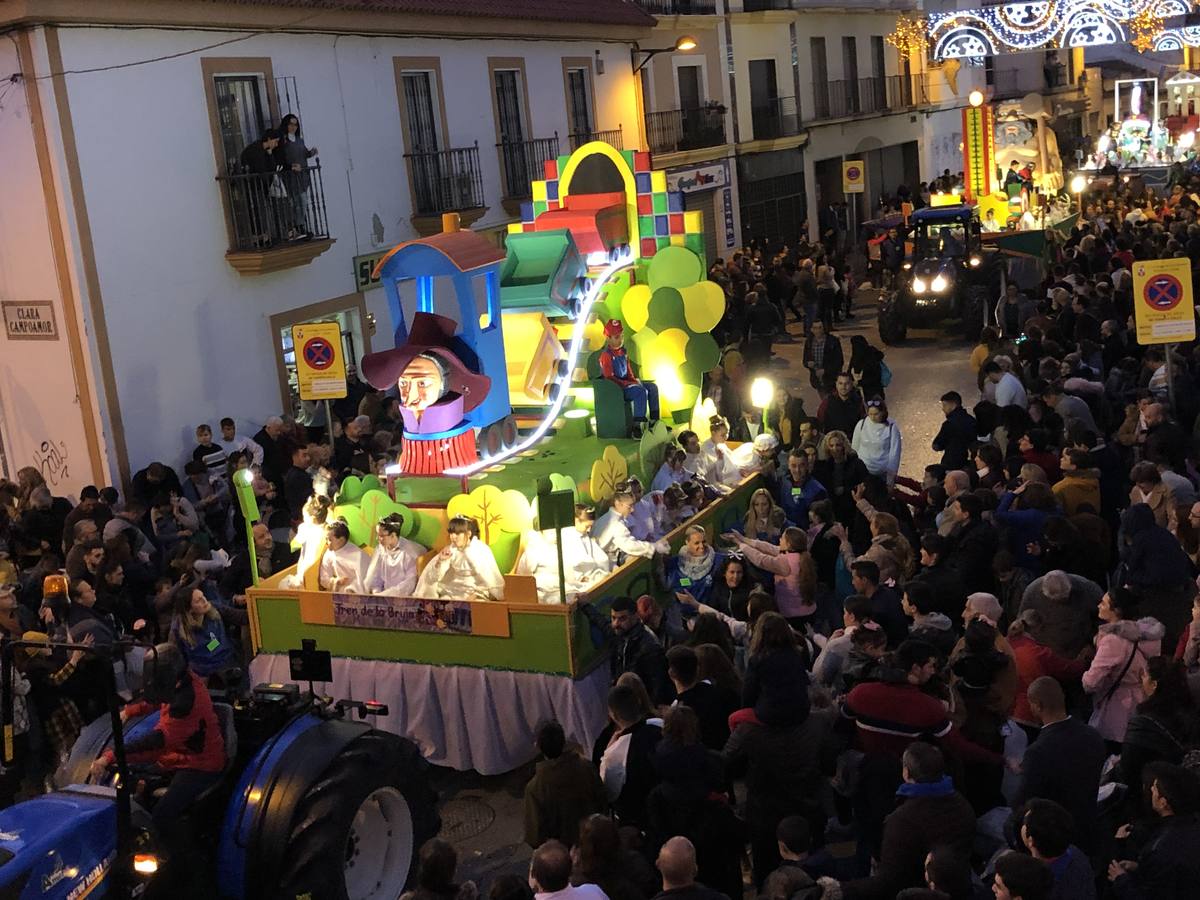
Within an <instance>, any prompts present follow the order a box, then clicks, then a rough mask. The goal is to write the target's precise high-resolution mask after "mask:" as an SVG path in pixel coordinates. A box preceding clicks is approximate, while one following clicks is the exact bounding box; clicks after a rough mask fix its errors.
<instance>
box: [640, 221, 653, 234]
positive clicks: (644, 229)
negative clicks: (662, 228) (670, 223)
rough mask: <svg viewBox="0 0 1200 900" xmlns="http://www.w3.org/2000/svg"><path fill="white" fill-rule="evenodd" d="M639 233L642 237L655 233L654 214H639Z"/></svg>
mask: <svg viewBox="0 0 1200 900" xmlns="http://www.w3.org/2000/svg"><path fill="white" fill-rule="evenodd" d="M638 234H639V235H640V236H641V237H652V236H653V235H654V216H638Z"/></svg>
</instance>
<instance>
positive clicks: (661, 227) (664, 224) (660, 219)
mask: <svg viewBox="0 0 1200 900" xmlns="http://www.w3.org/2000/svg"><path fill="white" fill-rule="evenodd" d="M670 233H671V223H670V222H668V221H667V217H666V216H655V217H654V236H655V237H666V236H667V235H668V234H670Z"/></svg>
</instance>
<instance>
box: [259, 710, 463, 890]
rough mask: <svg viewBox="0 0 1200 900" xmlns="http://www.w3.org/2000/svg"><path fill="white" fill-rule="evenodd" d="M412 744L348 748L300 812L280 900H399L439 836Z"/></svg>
mask: <svg viewBox="0 0 1200 900" xmlns="http://www.w3.org/2000/svg"><path fill="white" fill-rule="evenodd" d="M427 768H428V766H427V765H426V763H425V760H423V759H422V758H421V754H420V753H419V752H418V750H417V747H416V745H415V744H413V743H412V742H411V741H408V740H405V739H404V738H401V737H397V736H396V735H394V734H388V733H387V732H382V731H368V732H366V733H365V734H363V736H362V737H360V738H358V739H357V740H355V741H353V742H352V743H350V744H349V745H348V746H347V747H346V749H344V750H343V751H342V752H341V753H340V754H339V755H338V756H337V757H335V758H334V760H333V762H332V763H330V765H329V768H328V769H326V770H325V772H324V773H322V775H321V777H320V778H318V779H317V780H316V781H315V782H314V783H313V784H312V786H311V787H310V788H309V789H308V792H307V794H305V796H304V798H303V799H302V800H301V801H300V804H299V805H298V806H297V808H296V815H295V818H294V819H293V821H292V828H291V832H290V834H289V837H288V843H287V850H286V851H285V853H284V867H283V872H282V874H281V878H280V883H279V890H278V891H277V892H275V893H274V895H275V896H279V897H300V896H304V895H307V896H309V897H322V898H329V900H375V898H385V897H386V898H387V900H394V898H396V897H399V896H400V894H401V893H403V891H404V886H405V884H406V883H407V881H408V879H409V875H410V874H411V873H412V872H413V871H415V869H416V860H417V850H418V849H419V848H420V846H421V845H422V844H423V843H425V841H427V840H429V839H430V838H431V837H433V836H434V835H436V834H437V832H438V830H439V829H440V827H441V820H440V819H439V817H438V814H437V808H436V802H437V796H436V795H435V794H434V792H433V789H432V788H430V786H429V782H428V780H427Z"/></svg>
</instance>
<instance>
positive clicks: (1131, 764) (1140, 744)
mask: <svg viewBox="0 0 1200 900" xmlns="http://www.w3.org/2000/svg"><path fill="white" fill-rule="evenodd" d="M1180 724H1182V723H1175V722H1172V721H1170V718H1169V717H1168V716H1165V715H1163V714H1161V713H1159V714H1155V713H1153V712H1150V711H1146V712H1139V713H1137V714H1135V715H1134V716H1132V717H1130V719H1129V727H1128V728H1126V730H1125V740H1124V741H1123V742H1122V744H1121V766H1120V769H1119V772H1120V774H1119V776H1118V777H1119V779H1120V781H1121V783H1122V784H1126V785H1129V786H1130V787H1132V788H1133V789H1134V790H1140V789H1141V784H1142V770H1143V769H1144V768H1145V767H1146V764H1147V763H1152V762H1169V763H1171V764H1172V765H1179V763H1180V761H1181V760H1182V759H1183V754H1184V753H1185V752H1186V748H1185V746H1184V744H1185V743H1186V742H1187V738H1188V735H1185V734H1181V733H1180V728H1179V725H1180Z"/></svg>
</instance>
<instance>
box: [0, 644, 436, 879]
mask: <svg viewBox="0 0 1200 900" xmlns="http://www.w3.org/2000/svg"><path fill="white" fill-rule="evenodd" d="M303 643H304V646H303V648H302V649H300V650H293V651H291V661H292V672H291V674H292V678H293V679H294V680H295V681H296V682H308V687H309V689H308V691H306V692H302V691H301V689H300V688H299V687H298V685H297V684H295V683H288V684H262V685H258V686H256V687H255V688H253V690H250V691H248V692H247V691H244V690H237V689H231V690H230V691H229V692H228V693H225V692H222V691H220V690H213V691H212V694H213V705H214V710H215V712H216V715H217V720H218V722H219V724H220V727H221V732H222V738H223V740H224V743H225V748H226V765H225V769H224V771H223V772H222V773H221V775H220V778H219V780H217V781H216V783H215V784H213V785H212V786H211V787H209V788H207V789H206V790H204V791H203V792H202V793H201V794H200V795H199V796H198V797H197V798H196V799H195V800H194V802H193V803H192V804H191V805H190V806H189V808H188V811H187V813H186V815H185V817H184V818H183V819H180V820H175V821H174V823H173V828H178V829H179V830H180V831H181V832H183V833H184V834H186V837H187V843H188V847H189V848H190V849H192V850H193V851H194V852H195V853H196V854H197V859H196V860H195V861H192V860H188V861H187V863H186V864H185V863H183V861H182V860H176V861H175V865H176V871H175V872H172V871H171V866H172V860H171V859H170V847H169V846H168V845H169V842H168V841H165V840H163V839H162V836H161V835H157V834H156V833H155V830H154V826H153V822H152V818H151V814H152V810H153V808H154V803H155V800H156V799H159V798H161V797H162V796H163V795H164V793H165V785H164V784H163V783H162V780H163V779H164V776H163V775H162V773H158V776H157V779H158V780H156V776H155V774H154V773H153V772H150V771H143V770H140V769H139V767H135V766H132V765H131V764H129V763H128V762H127V760H126V753H125V742H126V741H127V740H130V739H132V738H133V737H135V736H137V735H139V734H143V733H145V731H146V730H148V729H151V728H153V727H154V725H155V723H156V722H157V719H158V715H159V713H158V710H157V709H156V710H155V711H154V712H152V713H150V714H149V715H147V716H144V717H142V718H135V719H131V720H126V721H124V722H122V716H121V709H120V704H121V699H120V696H119V694H118V692H117V679H116V676H115V674H114V666H113V663H114V661H115V660H118V659H121V658H127V657H130V656H132V655H133V653H134V652H136V653H138V654H142V653H144V654H145V655H144V657H143V658H142V668H143V674H145V678H146V679H149V678H152V677H153V668H154V666H155V665H157V664H158V663H157V659H158V654H157V653H156V652H155V651H154V649H153V648H142V647H134V646H133V645H132V642H121V643H118V644H117V645H114V647H113V648H108V649H105V650H98V649H97V648H95V647H94V646H92V645H90V644H72V643H65V642H49V643H48V642H46V641H24V640H20V641H18V640H6V641H4V643H3V645H2V647H0V663H2V665H3V671H2V675H3V681H2V689H3V697H2V699H3V712H4V719H3V721H4V738H5V740H4V755H5V758H6V759H11V756H12V749H13V741H12V736H13V731H12V722H13V699H14V698H13V660H14V653H15V652H16V651H18V650H19V649H21V648H28V649H29V651H30V652H42V653H46V652H49V653H60V654H69V653H71V652H72V651H75V650H80V651H83V652H84V653H85V654H93V655H95V656H97V657H99V658H100V659H101V660H102V661H103V662H104V665H102V666H95V667H93V668H94V669H95V670H97V671H101V670H104V671H107V672H108V684H107V687H106V691H105V692H106V694H107V701H108V715H107V716H102V717H100V718H99V719H97V720H96V721H94V722H92V723H91V724H90V725H88V726H86V727H85V728H84V729H83V731H82V733H81V734H80V736H79V739H78V740H77V741H76V742H75V744H74V747H73V749H72V752H71V754H70V758H69V759H68V760H67V761H66V762H65V763H63V765H62V766H60V768H59V770H58V772H57V773H56V775H55V783H56V785H57V786H58V789H57V790H56V791H54V792H52V793H49V794H45V795H43V796H39V797H35V798H33V799H30V800H26V801H24V802H21V803H17V804H15V805H14V806H11V807H9V808H7V809H4V810H0V898H5V900H8V898H13V900H16V898H32V897H38V898H59V900H75V898H81V897H84V896H87V897H118V898H133V897H145V898H154V897H162V896H169V895H170V894H171V893H175V894H176V896H178V894H177V891H178V888H179V884H180V883H181V879H185V881H184V882H183V883H187V884H188V885H189V886H190V887H191V888H192V891H193V893H191V894H189V896H195V895H196V893H199V894H200V895H201V896H209V897H213V898H217V897H220V898H259V897H263V898H267V897H270V898H289V900H292V898H299V897H308V898H314V900H317V898H320V900H367V898H387V900H395V898H396V897H398V896H399V895H400V894H401V892H402V891H403V890H404V887H405V884H406V883H407V881H408V879H409V876H410V872H411V870H413V869H415V860H416V852H415V850H416V848H418V847H420V845H421V844H422V843H424V842H425V841H426V840H428V839H429V838H431V837H433V836H434V835H435V834H437V832H438V830H439V828H440V819H439V816H438V813H437V807H436V795H435V793H434V791H433V789H432V788H431V786H430V784H429V782H428V779H427V771H426V770H427V764H426V762H425V761H424V759H422V757H421V754H420V752H419V751H418V749H417V747H416V745H415V744H413V743H412V742H411V741H409V740H407V739H405V738H401V737H398V736H396V735H394V734H389V733H387V732H383V731H378V730H376V729H374V728H372V727H371V726H370V725H369V724H367V723H366V722H365V721H361V720H363V719H365V718H366V717H367V716H378V715H387V707H386V706H385V705H384V704H381V703H376V702H374V701H369V702H363V701H338V702H337V703H334V702H332V701H331V700H330V699H328V698H324V697H320V696H318V695H317V694H316V692H315V691H314V690H313V682H315V681H322V682H325V681H330V680H332V672H331V659H330V655H329V653H328V652H326V651H320V650H317V649H316V644H315V642H313V641H307V640H306V641H304V642H303ZM164 665H165V664H164ZM235 680H238V681H240V679H235ZM107 749H111V751H112V755H113V757H114V758H115V767H114V768H115V772H114V774H113V775H112V776H110V777H105V778H102V779H100V780H101V782H102V783H95V782H96V779H94V778H93V777H92V776H91V774H90V772H89V769H90V768H91V766H92V763H93V762H94V761H95V760H96V759H97V757H98V756H99V755H100V754H101V753H102V752H103V751H105V750H107ZM167 777H169V776H167ZM104 782H111V783H104ZM164 850H165V851H166V853H165V854H164ZM172 882H174V884H175V888H174V890H172V889H171V887H170V885H171V883H172ZM197 889H199V890H198V891H197Z"/></svg>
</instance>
